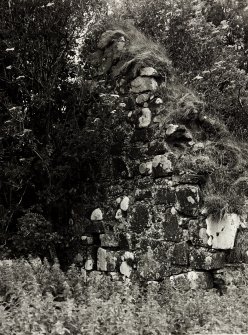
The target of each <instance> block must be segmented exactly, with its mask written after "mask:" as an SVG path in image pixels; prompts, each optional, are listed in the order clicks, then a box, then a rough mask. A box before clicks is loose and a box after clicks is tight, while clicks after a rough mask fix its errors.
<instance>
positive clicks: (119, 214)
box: [115, 209, 122, 220]
mask: <svg viewBox="0 0 248 335" xmlns="http://www.w3.org/2000/svg"><path fill="white" fill-rule="evenodd" d="M115 218H116V219H117V220H118V219H121V218H122V211H121V209H118V210H117V212H116V214H115Z"/></svg>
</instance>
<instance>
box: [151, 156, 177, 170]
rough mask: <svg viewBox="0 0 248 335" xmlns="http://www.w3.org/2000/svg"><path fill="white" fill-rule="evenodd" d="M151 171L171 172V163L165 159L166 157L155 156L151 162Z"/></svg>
mask: <svg viewBox="0 0 248 335" xmlns="http://www.w3.org/2000/svg"><path fill="white" fill-rule="evenodd" d="M152 167H153V169H158V168H159V169H160V170H161V173H162V174H163V173H170V172H172V171H173V166H172V162H171V161H170V160H169V159H168V158H167V156H166V155H157V156H155V157H154V158H153V161H152Z"/></svg>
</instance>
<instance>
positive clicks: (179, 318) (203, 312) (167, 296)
mask: <svg viewBox="0 0 248 335" xmlns="http://www.w3.org/2000/svg"><path fill="white" fill-rule="evenodd" d="M247 308H248V287H247V286H246V285H243V286H241V287H239V288H235V287H233V288H230V289H229V290H227V293H226V294H224V295H223V296H219V295H218V294H216V291H215V290H210V291H205V292H202V291H188V292H180V291H178V290H173V289H172V288H171V287H169V286H168V285H167V284H164V285H163V286H161V287H160V289H158V288H156V287H154V286H150V287H149V286H148V287H147V288H140V287H138V286H136V285H130V284H128V283H126V284H124V283H123V282H121V281H117V282H114V281H112V280H111V279H109V280H106V279H105V280H104V281H103V280H102V279H101V277H98V278H97V277H94V278H92V279H91V280H90V282H88V283H87V284H85V275H84V273H83V272H80V271H78V270H77V269H76V268H73V267H72V268H71V269H70V270H69V271H68V272H67V273H66V274H65V273H63V272H62V271H61V270H60V268H59V266H58V265H53V266H51V265H49V264H48V263H47V262H46V261H45V262H44V263H42V262H41V261H40V260H38V259H35V260H29V261H24V260H17V261H12V262H9V261H2V262H0V335H24V334H25V335H26V334H27V335H28V334H30V335H31V334H32V335H41V334H54V335H68V334H73V335H81V334H85V335H86V334H87V335H88V334H108V335H111V334H113V335H114V334H116V335H119V334H126V335H132V334H143V335H148V334H151V335H152V334H216V333H218V334H219V333H230V334H231V333H236V334H240V333H247V332H248V314H247Z"/></svg>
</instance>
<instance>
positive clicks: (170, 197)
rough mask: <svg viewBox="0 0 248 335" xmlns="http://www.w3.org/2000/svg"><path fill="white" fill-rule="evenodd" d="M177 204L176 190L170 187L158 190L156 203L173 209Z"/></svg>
mask: <svg viewBox="0 0 248 335" xmlns="http://www.w3.org/2000/svg"><path fill="white" fill-rule="evenodd" d="M175 202H176V193H175V190H174V189H172V188H170V187H169V186H167V187H166V186H165V187H161V188H158V189H157V190H156V192H155V203H156V204H158V205H165V207H172V206H174V205H175Z"/></svg>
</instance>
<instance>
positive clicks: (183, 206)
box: [175, 185, 201, 216]
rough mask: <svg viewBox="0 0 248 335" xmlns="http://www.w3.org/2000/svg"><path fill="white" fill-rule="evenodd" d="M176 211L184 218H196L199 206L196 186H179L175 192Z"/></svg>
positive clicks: (199, 200)
mask: <svg viewBox="0 0 248 335" xmlns="http://www.w3.org/2000/svg"><path fill="white" fill-rule="evenodd" d="M176 198H177V201H176V206H175V207H176V210H177V211H178V212H179V213H182V214H184V215H186V216H197V215H198V214H199V209H200V205H201V198H200V190H199V188H198V187H197V186H190V185H189V186H186V185H185V186H179V187H178V188H177V190H176Z"/></svg>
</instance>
